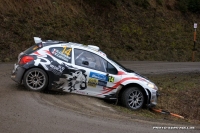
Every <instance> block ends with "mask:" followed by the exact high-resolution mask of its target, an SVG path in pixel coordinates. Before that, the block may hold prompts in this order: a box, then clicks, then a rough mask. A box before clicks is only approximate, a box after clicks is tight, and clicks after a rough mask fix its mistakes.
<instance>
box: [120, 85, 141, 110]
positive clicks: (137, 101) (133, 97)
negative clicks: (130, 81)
mask: <svg viewBox="0 0 200 133" xmlns="http://www.w3.org/2000/svg"><path fill="white" fill-rule="evenodd" d="M144 101H145V97H144V94H143V92H142V90H141V89H139V88H137V87H130V88H127V89H126V90H125V91H124V92H123V93H122V103H123V105H124V106H125V107H127V108H129V109H132V110H138V109H140V108H142V107H143V105H144Z"/></svg>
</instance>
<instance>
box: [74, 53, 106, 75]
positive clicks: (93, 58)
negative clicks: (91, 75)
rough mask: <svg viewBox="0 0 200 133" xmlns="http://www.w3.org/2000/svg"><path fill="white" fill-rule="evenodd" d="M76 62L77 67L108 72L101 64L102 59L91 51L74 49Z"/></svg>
mask: <svg viewBox="0 0 200 133" xmlns="http://www.w3.org/2000/svg"><path fill="white" fill-rule="evenodd" d="M74 60H75V65H78V66H83V67H87V68H91V69H95V70H98V71H102V72H106V69H104V67H103V64H102V63H101V60H102V58H101V57H100V56H98V55H96V54H94V53H91V52H89V51H85V50H81V49H74Z"/></svg>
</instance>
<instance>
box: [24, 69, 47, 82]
mask: <svg viewBox="0 0 200 133" xmlns="http://www.w3.org/2000/svg"><path fill="white" fill-rule="evenodd" d="M33 68H39V69H42V70H43V71H44V72H45V73H46V74H47V77H48V84H49V73H48V72H47V71H46V70H45V69H44V68H43V67H39V66H33V67H29V68H27V69H25V71H24V73H23V75H22V78H21V82H22V83H23V78H24V75H25V73H26V72H27V71H28V70H30V69H33Z"/></svg>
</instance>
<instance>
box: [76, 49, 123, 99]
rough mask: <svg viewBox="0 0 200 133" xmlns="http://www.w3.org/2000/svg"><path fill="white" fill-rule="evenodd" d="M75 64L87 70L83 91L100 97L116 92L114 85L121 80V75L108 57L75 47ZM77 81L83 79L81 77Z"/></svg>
mask: <svg viewBox="0 0 200 133" xmlns="http://www.w3.org/2000/svg"><path fill="white" fill-rule="evenodd" d="M74 64H75V67H77V68H79V69H80V70H82V71H85V72H84V73H85V75H86V87H85V89H84V90H82V92H83V91H84V92H85V93H87V94H88V95H92V96H98V97H105V96H108V95H113V94H114V93H115V92H116V88H114V87H115V84H116V83H118V82H119V81H120V80H121V75H118V74H117V73H118V71H117V69H116V68H115V67H114V66H113V65H112V64H111V63H109V62H108V61H107V60H106V59H104V58H102V57H100V56H99V55H97V54H95V53H93V52H89V51H86V50H82V49H74ZM77 82H82V81H80V78H79V79H77ZM80 90H81V89H80Z"/></svg>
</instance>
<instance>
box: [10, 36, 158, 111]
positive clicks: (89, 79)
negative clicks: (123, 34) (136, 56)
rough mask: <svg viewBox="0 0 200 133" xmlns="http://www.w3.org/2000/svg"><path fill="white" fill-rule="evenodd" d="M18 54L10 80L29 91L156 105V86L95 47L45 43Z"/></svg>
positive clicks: (37, 41) (137, 105) (39, 41)
mask: <svg viewBox="0 0 200 133" xmlns="http://www.w3.org/2000/svg"><path fill="white" fill-rule="evenodd" d="M34 41H35V44H34V45H33V46H32V47H30V48H28V49H27V50H25V51H24V52H21V53H20V54H19V56H18V62H17V63H16V64H14V69H13V70H12V74H11V78H12V79H13V80H14V81H16V82H17V83H19V84H23V85H24V86H25V87H26V88H27V89H29V90H32V91H43V90H45V89H54V90H59V91H64V92H69V93H77V94H82V95H89V96H94V97H98V98H105V99H115V100H117V101H120V102H121V103H122V104H123V105H124V106H125V107H127V108H129V109H132V110H138V109H140V108H142V107H144V106H145V105H146V106H148V107H152V106H155V105H156V104H157V90H158V88H157V86H156V85H155V84H154V83H152V82H151V81H149V80H148V79H147V78H145V77H143V76H141V75H139V74H138V73H135V72H134V71H132V70H130V69H127V68H125V67H123V66H122V65H120V64H119V63H118V62H116V61H114V60H111V59H110V58H109V57H107V55H106V54H105V53H104V52H102V51H101V50H100V49H99V47H98V46H94V45H83V44H78V43H72V42H64V41H55V40H46V41H42V39H41V38H39V37H34Z"/></svg>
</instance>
